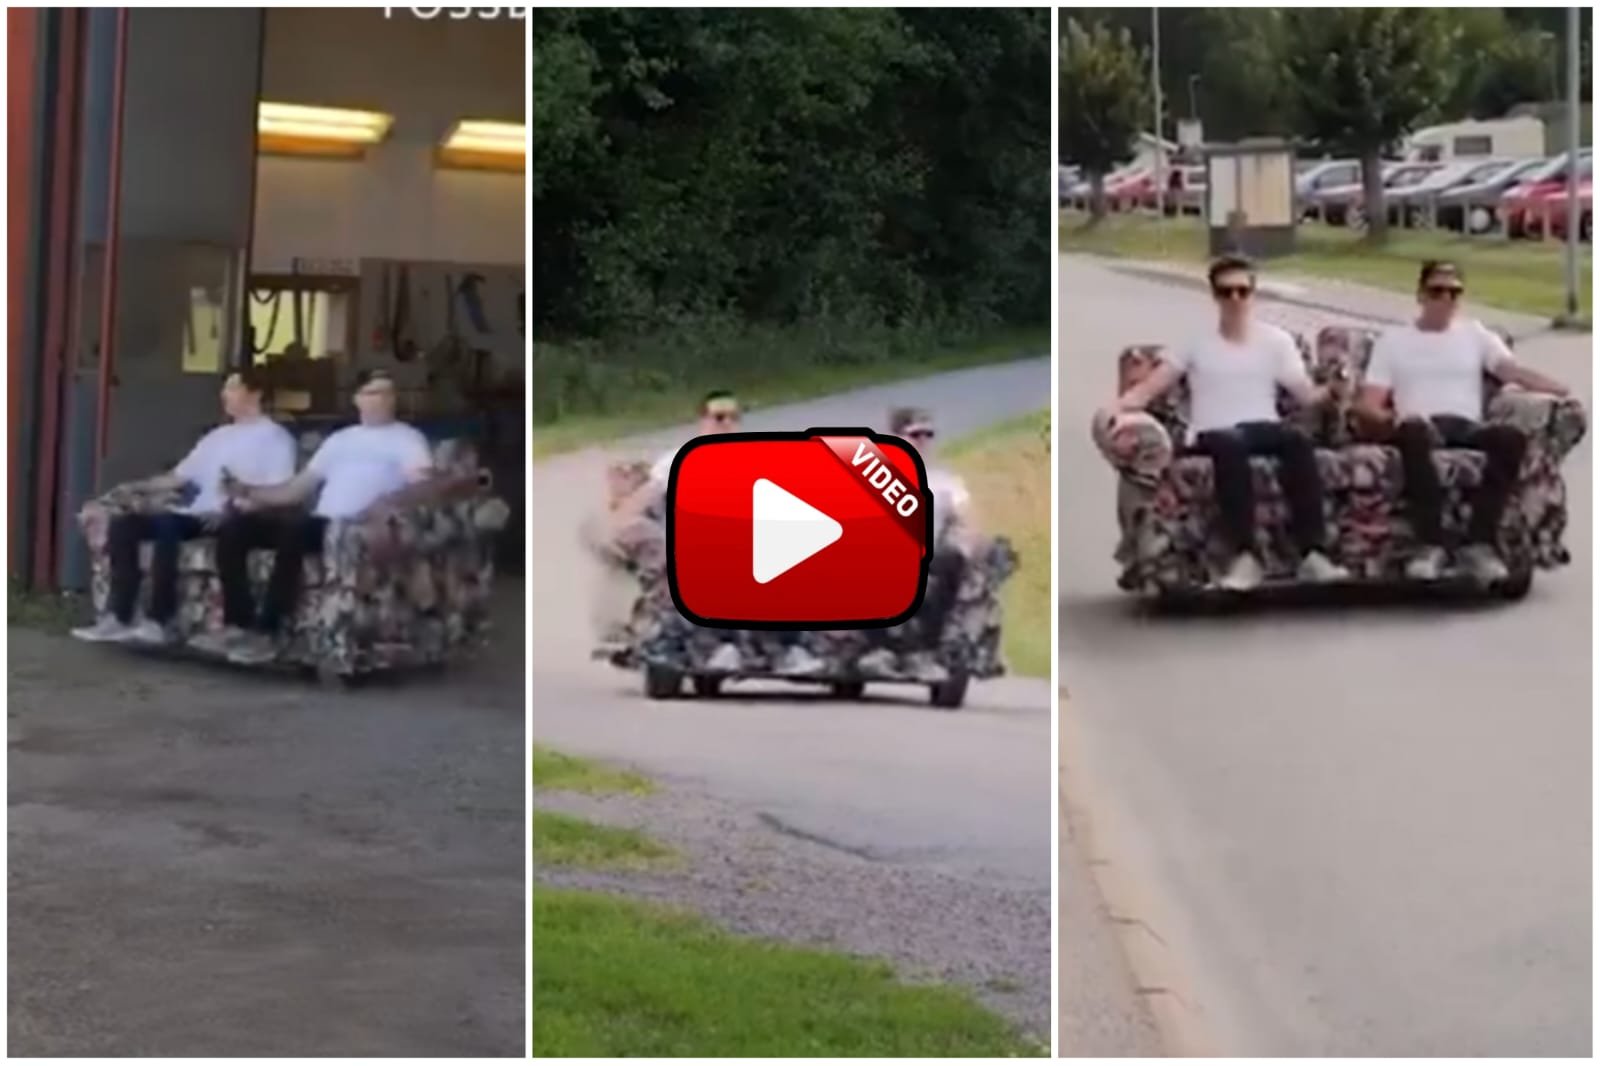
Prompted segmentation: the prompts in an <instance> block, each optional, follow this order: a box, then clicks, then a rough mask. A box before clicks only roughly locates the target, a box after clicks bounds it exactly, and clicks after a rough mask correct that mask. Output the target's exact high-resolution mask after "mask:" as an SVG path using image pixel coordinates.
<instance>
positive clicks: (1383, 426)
mask: <svg viewBox="0 0 1600 1066" xmlns="http://www.w3.org/2000/svg"><path fill="white" fill-rule="evenodd" d="M1465 291H1466V285H1465V280H1464V277H1463V274H1462V271H1461V269H1460V268H1459V267H1457V266H1456V265H1455V264H1454V263H1448V262H1440V261H1436V260H1429V261H1428V262H1426V263H1423V264H1422V270H1421V272H1420V273H1419V275H1418V277H1417V302H1418V304H1419V305H1420V307H1421V310H1420V312H1419V314H1418V315H1417V319H1416V321H1415V322H1413V323H1412V324H1411V325H1408V326H1396V327H1393V328H1391V329H1387V330H1385V331H1384V332H1383V334H1382V335H1381V336H1379V338H1378V341H1377V343H1376V344H1375V345H1374V346H1373V349H1372V358H1371V361H1370V362H1369V363H1368V365H1367V373H1366V377H1365V379H1364V380H1363V381H1362V384H1361V394H1360V396H1359V397H1358V398H1357V401H1356V410H1357V412H1358V414H1360V415H1361V417H1362V419H1363V420H1364V421H1365V422H1366V423H1367V424H1368V426H1369V428H1371V429H1372V430H1374V431H1375V432H1376V435H1378V436H1382V437H1388V438H1389V439H1392V440H1393V441H1394V443H1395V445H1396V446H1397V447H1398V448H1399V449H1400V456H1401V462H1402V465H1403V467H1404V470H1405V494H1406V502H1407V505H1408V507H1409V509H1410V512H1411V525H1412V528H1413V530H1414V531H1415V532H1416V535H1417V539H1418V540H1419V541H1420V542H1421V544H1422V548H1421V550H1420V551H1418V552H1417V554H1416V555H1415V556H1413V557H1412V558H1411V559H1410V560H1409V561H1408V562H1407V563H1406V575H1407V576H1408V577H1411V578H1413V579H1415V580H1419V581H1435V580H1438V578H1439V577H1440V576H1441V575H1442V574H1443V572H1444V566H1445V560H1446V555H1445V549H1444V530H1443V528H1442V524H1443V523H1442V518H1441V512H1442V510H1443V507H1444V490H1443V488H1442V487H1441V486H1440V484H1439V471H1438V468H1437V467H1435V466H1434V462H1433V450H1434V449H1435V448H1441V447H1443V448H1470V449H1472V450H1474V451H1480V452H1483V453H1484V468H1483V479H1482V480H1481V481H1480V482H1479V483H1478V488H1477V491H1476V492H1475V493H1473V497H1472V503H1471V508H1472V515H1471V520H1470V524H1469V526H1468V529H1467V538H1466V540H1467V542H1466V544H1465V545H1464V546H1463V547H1462V549H1461V552H1460V561H1461V564H1462V566H1463V568H1464V569H1465V570H1466V572H1467V573H1468V574H1469V575H1470V576H1471V577H1472V578H1473V579H1474V580H1476V581H1478V582H1480V583H1482V584H1485V585H1489V584H1493V583H1495V582H1497V581H1504V580H1505V579H1506V578H1507V577H1508V576H1509V574H1508V573H1507V570H1506V565H1505V563H1504V561H1502V560H1501V558H1500V555H1499V552H1498V550H1497V548H1496V542H1497V540H1498V539H1499V530H1500V518H1501V516H1502V515H1503V514H1504V513H1505V509H1506V504H1507V502H1508V501H1509V500H1510V498H1511V490H1512V489H1513V488H1514V487H1515V486H1516V480H1517V472H1518V471H1519V470H1520V469H1521V468H1522V458H1523V456H1524V455H1525V454H1526V453H1527V450H1528V438H1527V435H1526V434H1524V433H1523V431H1522V430H1520V429H1518V428H1517V427H1516V426H1512V425H1507V424H1504V423H1497V424H1493V425H1485V424H1484V422H1483V415H1484V409H1483V408H1484V396H1483V379H1484V375H1485V374H1487V375H1490V376H1492V377H1495V378H1498V379H1499V380H1501V381H1503V382H1506V383H1508V384H1512V385H1520V386H1521V387H1523V388H1525V389H1529V390H1531V391H1534V392H1548V393H1554V394H1556V395H1558V396H1565V395H1566V392H1567V390H1566V387H1565V386H1564V385H1562V384H1561V383H1560V382H1558V381H1555V380H1553V379H1551V378H1548V377H1546V376H1545V375H1543V374H1540V373H1539V372H1537V371H1536V370H1533V369H1532V368H1531V367H1526V366H1523V365H1521V364H1520V363H1518V362H1517V361H1516V360H1515V359H1513V358H1512V355H1511V350H1510V348H1508V347H1507V346H1506V343H1505V341H1503V340H1502V339H1501V338H1500V337H1499V336H1498V335H1496V334H1495V333H1493V332H1491V331H1490V330H1488V329H1487V328H1485V327H1484V325H1483V324H1482V323H1481V322H1478V321H1477V320H1475V319H1470V318H1463V317H1461V316H1460V315H1458V314H1457V311H1458V309H1459V307H1460V303H1461V296H1462V294H1463V293H1464V292H1465Z"/></svg>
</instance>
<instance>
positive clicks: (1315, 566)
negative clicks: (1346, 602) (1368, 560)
mask: <svg viewBox="0 0 1600 1066" xmlns="http://www.w3.org/2000/svg"><path fill="white" fill-rule="evenodd" d="M1299 574H1300V580H1301V581H1311V582H1314V583H1316V584H1318V585H1326V584H1328V583H1329V582H1333V581H1349V580H1350V571H1349V570H1347V569H1345V568H1344V567H1342V566H1340V565H1339V564H1338V563H1336V562H1334V561H1333V560H1332V559H1330V558H1328V557H1327V556H1326V555H1324V554H1322V553H1321V552H1320V551H1313V552H1307V553H1306V557H1305V558H1304V559H1301V560H1300V570H1299Z"/></svg>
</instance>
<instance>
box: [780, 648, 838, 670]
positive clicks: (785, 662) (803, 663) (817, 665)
mask: <svg viewBox="0 0 1600 1066" xmlns="http://www.w3.org/2000/svg"><path fill="white" fill-rule="evenodd" d="M827 665H828V664H827V663H825V662H823V661H822V660H821V659H819V658H817V657H816V656H815V655H812V654H811V653H810V652H809V651H807V650H806V649H804V648H802V647H801V646H800V645H798V644H792V645H790V646H789V648H788V650H787V651H785V652H784V653H783V659H782V661H781V662H779V663H778V671H777V672H778V673H780V674H784V675H787V676H789V677H810V676H811V675H812V674H820V673H822V671H823V670H824V669H825V668H826V667H827Z"/></svg>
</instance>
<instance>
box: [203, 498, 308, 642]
mask: <svg viewBox="0 0 1600 1066" xmlns="http://www.w3.org/2000/svg"><path fill="white" fill-rule="evenodd" d="M327 528H328V520H327V519H326V518H318V517H316V516H315V515H307V514H238V515H233V516H231V517H230V518H228V519H227V521H225V522H223V523H222V528H220V529H219V530H217V570H218V571H219V573H220V575H221V578H222V616H223V621H224V622H226V623H227V624H228V625H230V626H238V627H239V628H240V629H257V630H260V631H261V632H263V633H276V632H277V631H278V627H279V626H280V625H282V624H283V620H284V619H285V618H286V617H288V616H289V615H290V614H291V613H293V611H294V608H295V605H296V604H297V603H298V602H299V600H300V570H301V566H302V564H303V563H304V562H305V558H306V556H307V555H320V554H321V553H322V535H323V532H324V531H325V530H326V529H327ZM257 548H269V549H271V550H272V553H273V555H272V577H271V579H270V580H269V582H268V584H267V595H266V599H265V600H264V601H263V602H262V604H261V610H260V612H257V611H256V606H255V601H254V599H253V598H252V597H251V595H250V573H249V569H248V567H247V565H246V564H247V563H248V561H249V558H250V552H251V551H252V550H253V549H257Z"/></svg>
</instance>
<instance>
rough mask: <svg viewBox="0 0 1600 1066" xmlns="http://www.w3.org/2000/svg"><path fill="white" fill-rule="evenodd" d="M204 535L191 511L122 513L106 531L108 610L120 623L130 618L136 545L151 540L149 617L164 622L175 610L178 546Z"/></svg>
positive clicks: (136, 599) (136, 591) (136, 566)
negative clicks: (152, 548)
mask: <svg viewBox="0 0 1600 1066" xmlns="http://www.w3.org/2000/svg"><path fill="white" fill-rule="evenodd" d="M205 535H206V528H205V526H204V525H203V524H202V523H201V521H200V519H198V518H196V517H195V516H194V515H191V514H177V513H174V512H171V511H165V512H162V513H161V514H124V515H118V516H117V517H115V518H113V519H112V520H111V528H110V529H108V530H107V531H106V541H107V548H108V551H109V553H110V556H111V603H110V607H111V613H112V615H114V616H115V617H116V619H117V621H119V622H121V623H122V624H123V625H127V624H128V623H129V622H132V621H133V611H134V607H135V606H137V604H138V602H139V578H140V576H141V575H140V573H139V545H141V544H143V543H144V542H145V541H147V540H148V541H153V542H154V543H155V550H154V552H153V553H152V558H151V560H150V619H151V620H152V621H155V622H160V623H162V624H163V625H165V624H166V623H167V622H168V621H170V620H171V618H172V616H173V615H174V614H176V613H177V610H178V546H179V545H180V544H182V543H183V542H184V541H186V540H194V539H195V538H196V537H203V536H205Z"/></svg>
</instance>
